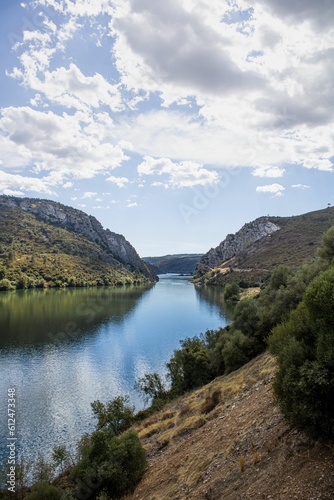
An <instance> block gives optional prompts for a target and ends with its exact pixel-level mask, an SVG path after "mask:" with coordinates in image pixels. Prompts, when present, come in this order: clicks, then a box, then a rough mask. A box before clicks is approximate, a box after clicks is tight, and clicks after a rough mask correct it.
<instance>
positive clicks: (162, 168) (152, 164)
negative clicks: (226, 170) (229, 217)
mask: <svg viewBox="0 0 334 500" xmlns="http://www.w3.org/2000/svg"><path fill="white" fill-rule="evenodd" d="M138 173H139V174H140V175H153V174H156V175H164V174H165V175H167V177H168V185H170V186H171V187H192V186H197V185H201V186H204V185H206V184H215V183H217V182H218V180H219V177H218V174H217V172H215V171H210V170H207V169H205V168H203V166H202V165H201V164H199V163H195V162H191V161H182V162H178V163H177V162H173V161H172V160H171V159H169V158H159V159H156V158H152V157H150V156H145V158H144V161H143V162H142V163H141V164H140V165H139V166H138Z"/></svg>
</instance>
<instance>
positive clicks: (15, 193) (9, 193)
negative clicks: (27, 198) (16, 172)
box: [2, 189, 24, 196]
mask: <svg viewBox="0 0 334 500" xmlns="http://www.w3.org/2000/svg"><path fill="white" fill-rule="evenodd" d="M2 194H5V195H7V196H24V193H23V191H14V190H13V189H3V190H2Z"/></svg>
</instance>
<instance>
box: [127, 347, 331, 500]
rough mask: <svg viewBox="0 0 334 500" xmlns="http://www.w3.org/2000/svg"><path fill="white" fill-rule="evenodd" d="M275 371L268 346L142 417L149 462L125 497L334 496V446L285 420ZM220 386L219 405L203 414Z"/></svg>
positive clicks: (232, 498)
mask: <svg viewBox="0 0 334 500" xmlns="http://www.w3.org/2000/svg"><path fill="white" fill-rule="evenodd" d="M274 372H275V362H274V360H273V358H272V357H271V356H269V355H268V354H263V355H261V356H259V357H258V358H256V359H255V360H253V361H251V362H250V363H248V364H247V365H245V366H244V367H242V368H241V369H239V370H238V371H236V372H233V373H231V374H229V375H227V376H223V377H219V378H217V379H216V380H214V381H213V382H211V383H210V384H209V385H207V386H205V387H202V388H201V389H199V390H197V391H195V392H193V393H190V394H189V395H186V396H184V397H182V398H179V399H178V400H176V401H174V402H172V403H170V404H169V405H167V406H166V407H165V408H164V410H163V411H161V412H160V413H158V414H156V415H154V416H153V417H151V418H149V419H147V420H145V421H144V422H142V423H141V424H140V425H138V427H137V430H138V431H139V435H140V437H141V439H142V442H143V444H144V446H145V448H146V449H147V452H148V456H149V467H148V470H147V472H146V474H145V476H144V478H143V480H142V481H141V483H140V484H139V485H138V487H137V488H136V490H135V492H134V493H133V495H131V496H129V497H127V499H128V500H139V499H145V500H176V499H179V500H181V499H187V500H190V499H191V500H203V499H207V500H221V499H222V498H224V500H229V499H230V500H235V499H242V500H244V499H259V498H271V499H280V500H283V499H293V498H297V499H303V500H311V499H316V498H317V499H318V498H321V499H323V500H326V499H327V500H329V499H332V498H333V496H332V495H333V491H334V452H333V447H332V448H330V447H327V446H321V445H320V444H318V443H311V442H310V441H309V440H308V439H307V438H306V437H305V436H304V435H302V434H301V433H298V432H297V431H294V430H292V429H291V428H290V427H289V426H288V425H287V423H286V422H285V421H284V420H283V418H282V416H281V414H280V412H279V410H278V408H277V407H276V406H275V404H274V401H273V396H272V385H271V382H272V378H273V376H274ZM215 390H218V391H220V400H219V402H218V405H217V406H216V407H215V408H214V409H213V410H212V411H211V412H209V413H206V414H205V413H203V412H202V410H201V408H202V406H203V403H204V402H205V399H206V397H207V396H208V395H210V394H212V393H213V392H214V391H215Z"/></svg>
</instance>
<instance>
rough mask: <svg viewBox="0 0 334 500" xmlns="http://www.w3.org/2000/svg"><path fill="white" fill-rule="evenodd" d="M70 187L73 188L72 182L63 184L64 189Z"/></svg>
mask: <svg viewBox="0 0 334 500" xmlns="http://www.w3.org/2000/svg"><path fill="white" fill-rule="evenodd" d="M71 187H73V182H65V184H63V188H64V189H69V188H71Z"/></svg>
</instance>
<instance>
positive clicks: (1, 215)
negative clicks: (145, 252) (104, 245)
mask: <svg viewBox="0 0 334 500" xmlns="http://www.w3.org/2000/svg"><path fill="white" fill-rule="evenodd" d="M100 254H101V248H100V247H99V246H98V245H97V244H95V243H93V242H90V241H88V240H87V239H85V238H84V237H83V236H80V235H79V234H77V233H74V232H71V231H68V230H66V229H62V228H59V227H57V226H53V225H51V224H47V223H45V222H42V221H40V220H38V219H37V218H36V217H35V216H34V215H32V214H29V213H27V212H24V211H23V210H20V209H8V208H4V207H1V208H0V276H1V278H8V279H9V280H10V281H12V282H13V283H15V282H17V280H18V279H20V277H21V276H22V273H23V274H24V275H25V276H27V277H28V278H30V279H32V280H35V282H38V281H41V280H42V281H43V280H44V281H45V282H46V283H47V284H48V285H50V286H53V285H55V284H56V283H58V285H59V284H61V283H62V284H63V285H64V284H65V283H67V282H69V280H70V279H71V278H72V283H77V284H78V285H80V284H81V285H82V284H88V285H94V284H96V282H98V281H99V280H102V279H103V280H105V284H117V283H119V284H120V283H123V282H129V283H132V282H133V281H134V280H135V279H136V280H138V281H145V279H144V278H143V277H142V276H135V275H134V274H133V273H130V272H129V271H127V270H125V269H124V268H123V267H121V266H119V267H117V268H115V267H113V266H111V265H109V264H107V263H105V262H103V261H101V260H100V259H99V255H100ZM101 284H102V283H101Z"/></svg>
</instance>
